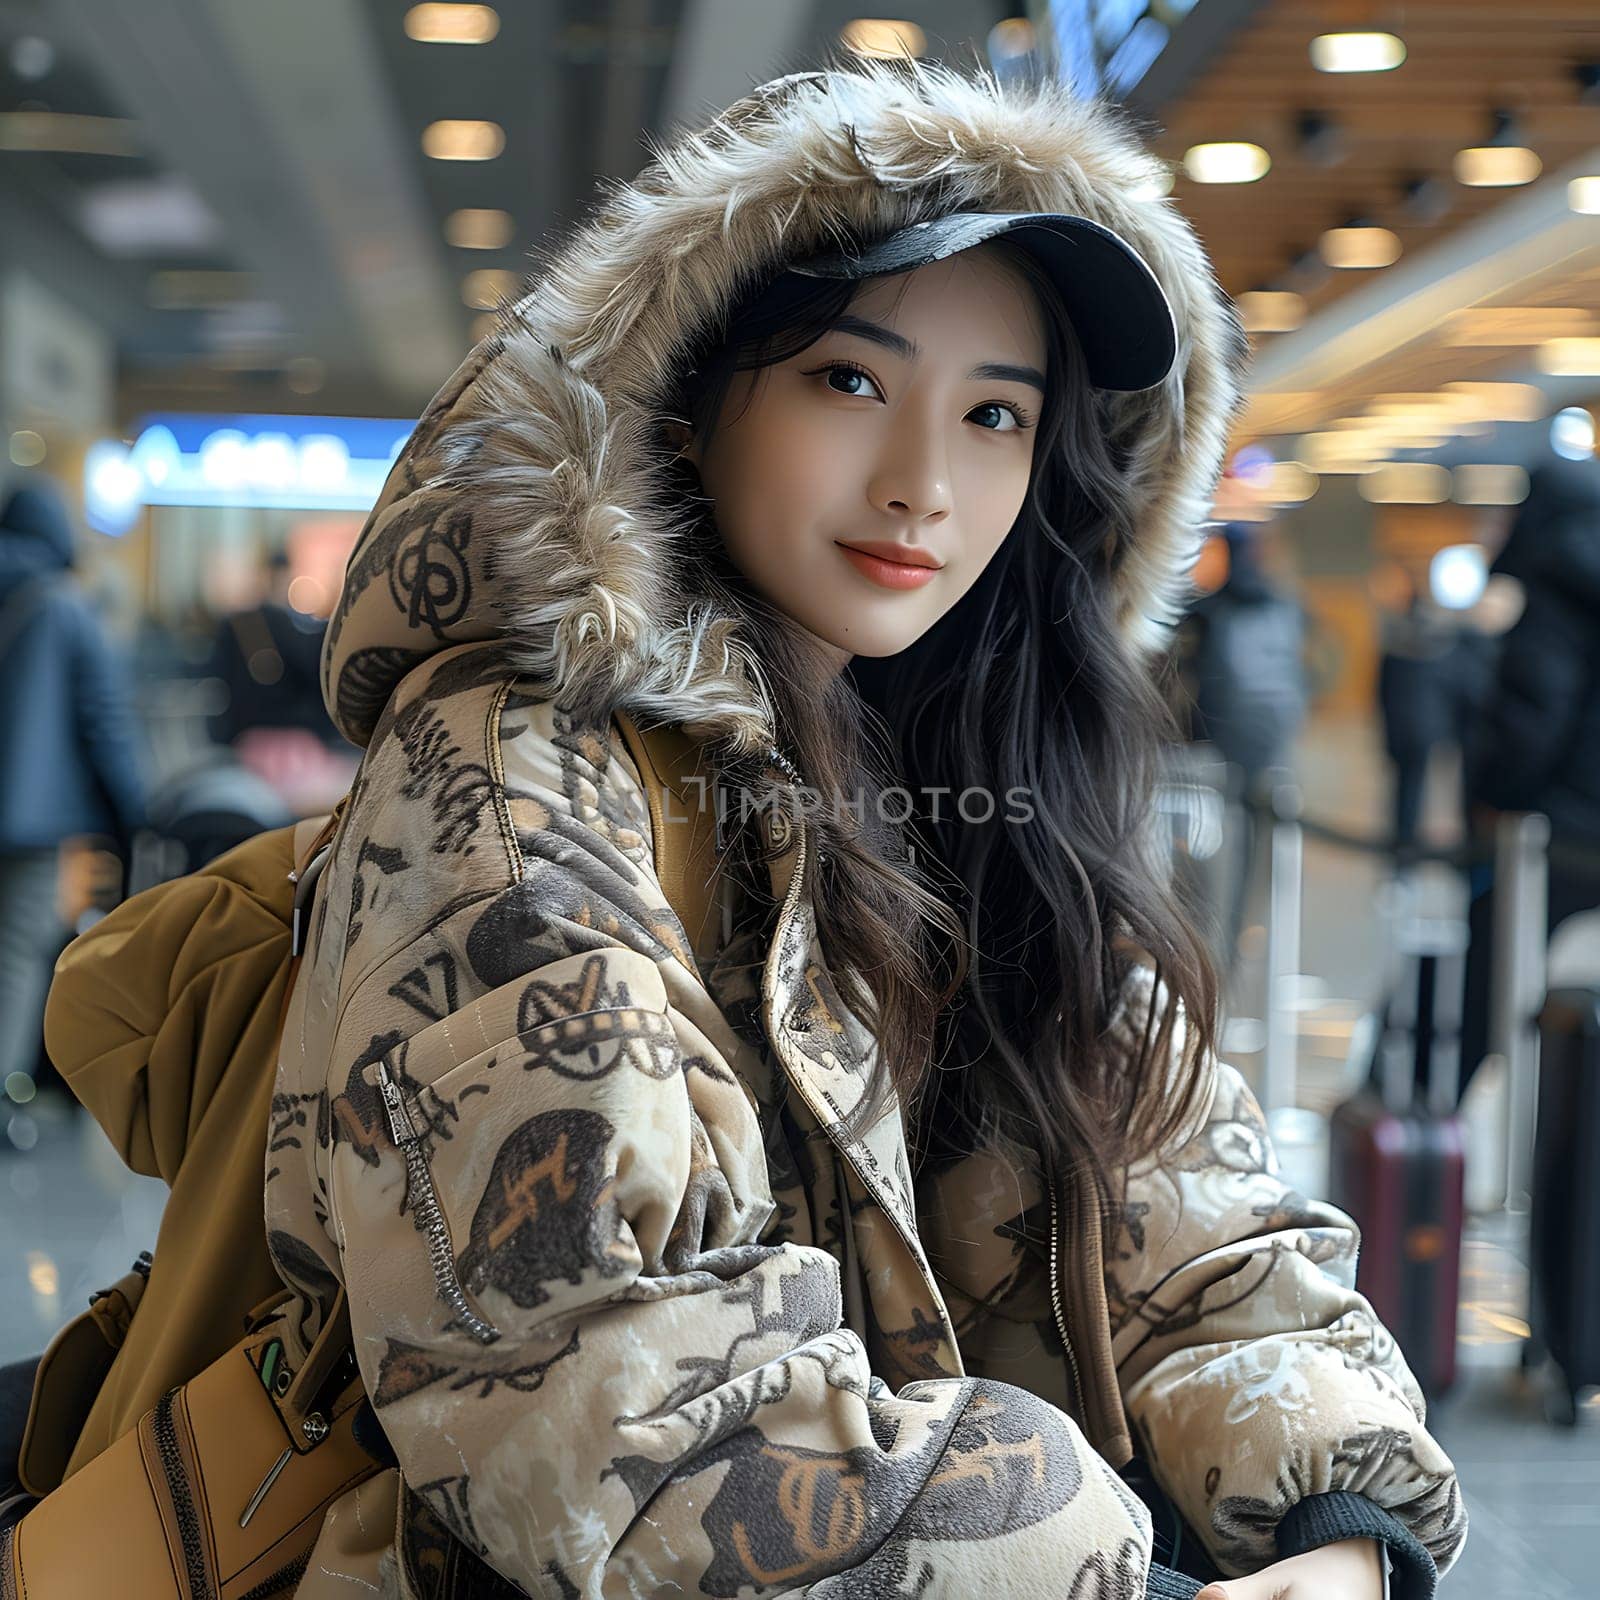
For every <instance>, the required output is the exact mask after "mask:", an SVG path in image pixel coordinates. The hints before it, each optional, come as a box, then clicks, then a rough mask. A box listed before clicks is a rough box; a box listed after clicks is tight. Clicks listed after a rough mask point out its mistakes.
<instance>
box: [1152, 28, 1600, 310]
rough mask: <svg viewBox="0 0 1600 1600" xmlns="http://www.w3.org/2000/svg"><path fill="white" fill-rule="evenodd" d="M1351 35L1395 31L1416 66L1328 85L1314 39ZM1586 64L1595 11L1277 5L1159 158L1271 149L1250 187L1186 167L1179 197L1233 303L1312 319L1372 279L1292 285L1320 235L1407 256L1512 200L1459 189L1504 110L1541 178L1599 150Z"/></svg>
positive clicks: (1190, 95)
mask: <svg viewBox="0 0 1600 1600" xmlns="http://www.w3.org/2000/svg"><path fill="white" fill-rule="evenodd" d="M1341 29H1359V30H1377V29H1381V30H1385V31H1389V32H1393V33H1396V34H1398V35H1399V37H1400V38H1401V39H1403V40H1404V41H1405V44H1406V48H1407V52H1408V53H1407V59H1406V61H1405V63H1404V64H1403V65H1402V66H1400V67H1399V68H1397V69H1396V70H1394V71H1392V72H1384V73H1359V74H1335V73H1322V72H1318V71H1317V70H1316V69H1315V67H1313V66H1312V64H1311V58H1310V44H1311V40H1312V39H1313V38H1315V37H1316V36H1317V35H1318V34H1320V33H1328V32H1336V31H1339V30H1341ZM1585 63H1600V0H1527V3H1521V4H1515V3H1514V4H1507V3H1506V0H1428V3H1420V4H1418V3H1413V4H1384V3H1381V0H1269V3H1268V4H1266V5H1264V6H1262V7H1261V8H1260V10H1259V11H1258V12H1257V13H1256V15H1255V17H1254V18H1253V19H1252V20H1251V21H1250V22H1249V23H1247V24H1246V25H1245V26H1244V27H1242V28H1241V29H1240V30H1239V32H1238V33H1237V34H1236V35H1235V36H1234V37H1233V39H1232V40H1231V41H1230V42H1229V44H1228V45H1227V46H1226V47H1225V48H1224V49H1223V50H1222V51H1221V52H1219V54H1218V56H1217V58H1216V59H1215V60H1214V61H1213V62H1212V63H1211V65H1210V66H1209V67H1208V68H1207V70H1206V71H1204V72H1203V73H1202V74H1201V75H1200V76H1199V77H1198V78H1196V79H1195V80H1194V81H1193V82H1192V83H1191V84H1190V85H1189V88H1188V90H1187V91H1186V93H1185V94H1184V96H1183V97H1182V98H1181V99H1180V100H1178V101H1177V102H1175V103H1173V104H1171V105H1169V106H1167V107H1165V108H1164V110H1163V118H1164V121H1165V123H1166V132H1165V133H1164V135H1162V136H1160V137H1158V139H1157V141H1156V148H1157V149H1158V150H1159V151H1160V153H1161V154H1162V155H1164V156H1165V157H1167V158H1168V159H1169V160H1171V161H1173V162H1174V163H1175V164H1178V163H1181V160H1182V157H1183V154H1184V151H1185V150H1186V149H1187V148H1188V147H1189V146H1190V145H1192V144H1197V143H1202V142H1206V141H1210V140H1234V139H1247V140H1250V141H1252V142H1254V143H1257V144H1260V145H1262V146H1263V147H1264V148H1265V149H1266V150H1267V151H1268V153H1269V154H1270V155H1271V157H1272V162H1273V165H1272V170H1271V171H1270V172H1269V173H1268V174H1267V175H1266V177H1265V178H1263V179H1261V180H1260V181H1259V182H1257V183H1252V184H1238V185H1202V184H1196V183H1193V182H1191V181H1190V180H1189V179H1188V178H1187V177H1186V176H1185V175H1184V174H1183V172H1182V168H1181V165H1179V167H1178V178H1177V182H1176V187H1175V190H1174V198H1175V200H1176V201H1177V203H1178V204H1179V205H1180V206H1182V208H1183V209H1184V211H1185V212H1186V213H1187V215H1188V216H1190V217H1191V218H1192V219H1193V221H1194V223H1195V225H1196V227H1197V228H1198V229H1199V231H1200V234H1201V236H1202V238H1204V239H1205V241H1206V243H1207V245H1208V247H1209V248H1210V249H1211V251H1212V254H1213V259H1214V260H1215V261H1216V264H1217V270H1218V275H1219V276H1220V277H1221V279H1222V282H1223V286H1224V287H1225V288H1226V289H1228V290H1229V292H1230V293H1233V294H1240V293H1243V292H1244V291H1245V290H1248V289H1253V288H1261V287H1266V286H1269V285H1278V286H1284V287H1289V286H1292V287H1295V288H1298V289H1299V290H1300V291H1301V292H1302V293H1305V294H1306V296H1307V299H1308V301H1309V303H1310V306H1311V308H1312V310H1313V311H1315V310H1317V309H1319V308H1321V307H1323V306H1325V305H1328V304H1330V303H1332V302H1333V301H1335V300H1337V299H1338V298H1339V297H1340V296H1341V295H1342V294H1344V293H1347V292H1348V291H1349V290H1350V289H1351V288H1353V287H1356V286H1358V285H1360V284H1363V283H1366V282H1369V281H1370V280H1371V278H1372V274H1371V273H1368V272H1331V273H1328V274H1326V275H1325V276H1322V275H1321V274H1317V275H1314V278H1313V281H1311V282H1307V281H1305V274H1303V273H1302V275H1301V281H1297V282H1292V283H1291V281H1290V280H1291V277H1292V273H1291V264H1292V262H1293V261H1294V260H1295V258H1296V257H1297V256H1300V255H1302V254H1303V253H1304V252H1306V251H1308V250H1314V249H1315V247H1316V243H1317V240H1318V238H1319V237H1320V236H1321V234H1322V233H1323V231H1324V230H1326V229H1328V228H1334V227H1339V226H1341V225H1343V224H1344V223H1346V222H1348V221H1350V220H1351V219H1352V218H1354V217H1357V216H1360V217H1362V218H1363V219H1364V220H1367V221H1370V222H1374V223H1377V224H1380V225H1381V226H1384V227H1388V228H1392V229H1393V230H1394V231H1395V232H1396V233H1397V234H1398V235H1399V237H1400V241H1401V244H1402V247H1403V249H1404V251H1405V252H1406V253H1407V254H1412V253H1415V252H1417V251H1420V250H1423V249H1425V248H1426V247H1427V246H1428V245H1429V244H1431V243H1433V242H1435V241H1437V240H1438V239H1440V238H1442V237H1443V236H1445V235H1446V234H1448V233H1450V232H1451V231H1452V230H1454V229H1456V228H1459V227H1461V226H1462V225H1463V224H1464V223H1466V222H1469V221H1471V220H1473V219H1474V218H1477V217H1481V216H1482V215H1484V214H1485V213H1486V212H1487V211H1489V210H1491V209H1492V208H1493V207H1495V206H1497V205H1498V204H1500V203H1501V202H1502V201H1503V200H1504V199H1505V197H1506V196H1507V195H1508V194H1514V193H1515V192H1516V191H1515V190H1504V189H1474V188H1468V187H1466V186H1464V185H1462V184H1460V183H1458V182H1457V181H1456V179H1455V176H1454V171H1453V161H1454V157H1455V153H1456V151H1457V150H1459V149H1461V148H1462V147H1463V146H1466V145H1475V144H1482V143H1487V142H1489V139H1490V137H1491V132H1492V127H1493V117H1494V113H1495V112H1496V111H1497V110H1505V111H1508V112H1510V113H1511V114H1512V115H1513V116H1514V117H1515V118H1516V119H1517V134H1518V139H1519V140H1520V142H1524V143H1527V144H1529V145H1531V146H1532V147H1533V149H1534V150H1536V151H1537V153H1538V154H1539V156H1540V159H1541V160H1542V161H1543V163H1544V168H1545V171H1546V172H1550V171H1554V170H1556V169H1558V168H1560V167H1562V166H1564V165H1566V164H1567V163H1569V162H1571V161H1573V160H1576V159H1577V158H1579V157H1580V156H1583V155H1585V154H1587V153H1589V152H1591V151H1594V150H1597V149H1600V100H1595V99H1589V100H1586V99H1585V97H1584V91H1583V86H1582V84H1581V83H1580V80H1579V76H1578V71H1577V69H1578V67H1579V66H1580V65H1582V64H1585ZM1307 112H1315V113H1317V114H1319V115H1321V116H1323V117H1325V118H1327V119H1329V120H1330V121H1331V122H1332V123H1333V124H1334V125H1335V127H1336V129H1337V134H1336V139H1335V146H1334V152H1333V155H1332V157H1331V158H1328V157H1326V156H1325V157H1324V158H1323V159H1320V160H1319V159H1316V158H1315V155H1314V153H1311V152H1307V151H1306V150H1305V149H1303V148H1302V142H1301V133H1300V130H1299V123H1300V119H1301V117H1302V115H1303V114H1304V113H1307ZM1424 178H1432V179H1436V180H1438V189H1439V198H1440V199H1441V201H1443V202H1446V203H1447V208H1446V209H1445V210H1444V211H1443V214H1442V215H1439V216H1438V217H1437V218H1436V220H1431V221H1424V220H1419V219H1418V218H1417V216H1416V215H1415V214H1414V213H1413V211H1412V210H1410V209H1409V208H1408V205H1407V198H1406V196H1407V188H1408V186H1409V185H1412V184H1414V183H1415V182H1416V181H1417V180H1418V179H1424ZM1318 276H1320V277H1322V281H1320V282H1318V281H1314V279H1315V277H1318Z"/></svg>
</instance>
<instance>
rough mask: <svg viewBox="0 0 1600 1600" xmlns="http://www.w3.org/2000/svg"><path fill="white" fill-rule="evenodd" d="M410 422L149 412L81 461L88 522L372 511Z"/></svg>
mask: <svg viewBox="0 0 1600 1600" xmlns="http://www.w3.org/2000/svg"><path fill="white" fill-rule="evenodd" d="M412 426H413V424H412V423H411V422H410V421H408V420H405V419H403V418H389V417H382V418H379V417H282V416H251V415H243V416H186V415H181V414H175V413H174V414H169V415H157V416H150V417H146V418H145V419H144V420H143V421H142V422H141V423H140V425H139V429H138V433H137V436H136V437H135V439H134V442H133V443H132V444H131V445H127V444H124V443H122V442H121V441H120V440H116V439H103V440H101V441H100V442H99V443H98V444H95V445H91V446H90V448H89V451H88V454H87V456H86V458H85V461H84V499H85V506H86V510H87V512H88V516H89V521H90V523H91V524H92V525H93V526H94V527H96V528H99V529H100V530H101V531H102V532H104V533H125V532H126V531H127V530H128V528H130V527H131V526H132V525H133V523H134V521H135V520H136V519H137V517H138V514H139V511H140V509H141V508H142V507H144V506H244V507H250V508H258V509H263V510H293V511H367V510H370V509H371V507H372V505H373V503H374V501H376V500H377V498H378V495H379V494H380V492H381V491H382V489H383V484H384V480H385V478H387V477H388V475H389V469H390V467H392V466H393V465H394V462H395V458H396V457H397V456H398V455H399V454H400V450H401V447H402V446H403V445H404V444H405V442H406V439H407V438H408V437H409V436H410V434H411V429H412Z"/></svg>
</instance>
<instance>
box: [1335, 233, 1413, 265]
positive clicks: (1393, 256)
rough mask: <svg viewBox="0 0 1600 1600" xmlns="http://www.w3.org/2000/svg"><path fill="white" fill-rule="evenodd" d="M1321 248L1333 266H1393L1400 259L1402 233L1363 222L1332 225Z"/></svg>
mask: <svg viewBox="0 0 1600 1600" xmlns="http://www.w3.org/2000/svg"><path fill="white" fill-rule="evenodd" d="M1318 249H1319V252H1320V254H1321V256H1322V259H1323V260H1324V261H1326V262H1327V263H1328V265H1329V266H1330V267H1339V268H1341V269H1345V270H1350V269H1370V268H1373V267H1389V266H1393V265H1394V263H1395V262H1396V261H1398V260H1399V259H1400V237H1399V235H1398V234H1395V233H1391V232H1390V231H1389V229H1387V228H1372V227H1365V226H1361V225H1354V226H1351V227H1348V228H1329V229H1328V231H1327V232H1326V233H1325V234H1323V236H1322V239H1321V241H1320V243H1319V246H1318Z"/></svg>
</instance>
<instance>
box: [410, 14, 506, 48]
mask: <svg viewBox="0 0 1600 1600" xmlns="http://www.w3.org/2000/svg"><path fill="white" fill-rule="evenodd" d="M405 26H406V35H407V37H408V38H412V39H415V40H416V41H417V42H418V43H419V44H488V42H489V41H490V40H491V39H492V38H494V36H495V35H496V34H497V33H499V31H500V18H499V15H498V14H497V13H496V11H495V9H494V7H493V6H466V5H443V4H440V5H420V6H412V8H411V9H410V10H409V11H408V12H406V24H405Z"/></svg>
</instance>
